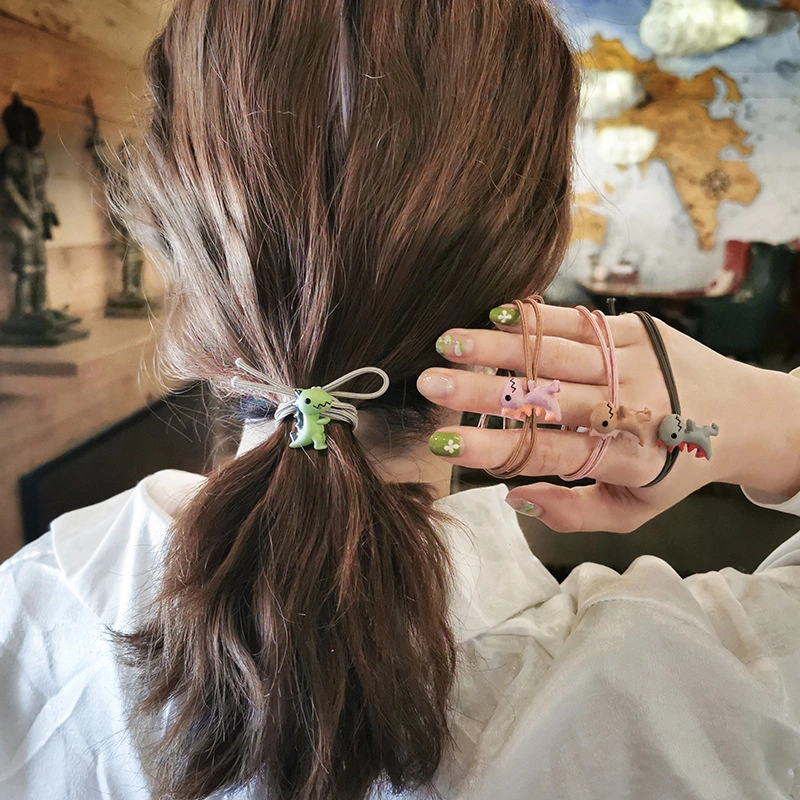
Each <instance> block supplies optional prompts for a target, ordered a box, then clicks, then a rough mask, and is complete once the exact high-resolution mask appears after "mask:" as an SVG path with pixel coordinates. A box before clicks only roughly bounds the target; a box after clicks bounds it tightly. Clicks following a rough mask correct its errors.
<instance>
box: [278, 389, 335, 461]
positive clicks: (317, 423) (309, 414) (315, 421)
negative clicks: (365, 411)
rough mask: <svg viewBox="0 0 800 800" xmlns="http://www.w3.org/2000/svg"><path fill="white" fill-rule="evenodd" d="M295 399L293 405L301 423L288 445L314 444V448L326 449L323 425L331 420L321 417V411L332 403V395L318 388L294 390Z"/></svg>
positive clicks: (305, 445)
mask: <svg viewBox="0 0 800 800" xmlns="http://www.w3.org/2000/svg"><path fill="white" fill-rule="evenodd" d="M294 392H295V394H296V395H297V399H296V400H295V401H294V404H295V407H296V408H297V410H298V412H299V413H300V417H301V418H302V425H300V426H299V427H298V429H297V433H296V434H295V435H294V436H293V437H292V441H291V442H290V444H289V447H293V448H295V447H308V446H309V445H310V444H313V445H314V449H315V450H327V449H328V445H327V443H326V441H325V426H326V425H327V424H328V423H329V422H330V421H331V420H330V417H323V416H322V412H323V411H327V410H328V409H329V408H330V407H331V406H332V405H333V397H331V395H329V394H328V393H327V392H325V391H323V390H322V389H320V388H315V389H304V390H303V391H300V390H299V389H295V390H294Z"/></svg>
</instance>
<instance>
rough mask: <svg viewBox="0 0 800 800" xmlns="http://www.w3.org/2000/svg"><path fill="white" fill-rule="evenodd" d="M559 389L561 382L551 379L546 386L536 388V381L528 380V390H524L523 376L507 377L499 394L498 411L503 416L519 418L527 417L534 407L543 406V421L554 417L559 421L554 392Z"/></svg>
mask: <svg viewBox="0 0 800 800" xmlns="http://www.w3.org/2000/svg"><path fill="white" fill-rule="evenodd" d="M560 391H561V384H560V383H559V382H558V381H553V382H552V383H549V384H548V385H547V386H540V387H539V388H538V389H537V388H536V381H528V391H527V392H526V391H525V380H524V379H523V378H509V379H508V380H507V381H506V382H505V383H504V384H503V391H502V392H501V394H500V407H501V408H502V411H501V412H500V413H501V414H502V415H503V416H504V417H513V418H514V419H517V420H521V419H522V418H523V417H529V416H530V415H531V414H533V413H535V412H534V407H538V408H543V409H544V411H545V421H548V420H551V419H554V420H556V422H561V407H560V406H559V405H558V400H557V399H556V394H557V393H558V392H560Z"/></svg>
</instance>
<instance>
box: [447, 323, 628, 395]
mask: <svg viewBox="0 0 800 800" xmlns="http://www.w3.org/2000/svg"><path fill="white" fill-rule="evenodd" d="M529 338H530V344H531V351H532V350H533V348H534V346H535V339H534V337H532V336H531V337H529ZM436 350H437V352H438V353H439V354H440V355H442V356H444V357H445V358H446V359H447V360H448V361H452V362H453V363H455V364H487V365H491V366H493V367H497V368H498V369H510V370H514V371H515V372H525V371H526V370H527V366H526V364H525V351H524V348H523V340H522V337H521V336H520V335H519V334H516V333H503V332H501V331H482V330H464V329H462V328H455V329H453V330H450V331H447V333H445V334H444V335H443V336H441V337H440V338H439V340H438V341H437V342H436ZM620 355H621V354H620V353H617V360H618V361H619V359H620ZM619 371H620V372H621V370H619ZM539 375H541V376H543V377H546V378H550V379H551V380H552V379H556V378H557V379H558V380H564V381H573V382H575V383H589V384H595V385H598V386H603V385H607V382H608V378H607V377H606V367H605V361H604V360H603V351H602V350H601V349H600V346H599V345H591V344H581V343H580V342H573V341H571V340H570V339H561V338H558V337H554V336H544V337H543V338H542V355H541V358H540V360H539Z"/></svg>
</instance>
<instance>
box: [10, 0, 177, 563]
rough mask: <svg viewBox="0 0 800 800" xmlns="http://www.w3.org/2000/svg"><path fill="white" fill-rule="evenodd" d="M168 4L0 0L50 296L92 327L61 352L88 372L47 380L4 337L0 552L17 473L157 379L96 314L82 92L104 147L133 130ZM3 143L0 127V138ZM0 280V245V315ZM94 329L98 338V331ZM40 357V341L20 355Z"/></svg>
mask: <svg viewBox="0 0 800 800" xmlns="http://www.w3.org/2000/svg"><path fill="white" fill-rule="evenodd" d="M169 5H170V3H169V2H162V1H161V0H0V108H5V106H6V105H8V103H9V102H10V101H11V97H12V93H14V92H16V93H18V94H19V95H20V96H21V97H22V99H23V101H24V102H25V103H27V104H29V105H31V106H33V107H34V108H35V109H36V110H37V112H38V113H39V116H40V118H41V123H42V128H43V130H44V132H45V138H44V142H43V145H42V149H43V151H44V153H45V155H46V157H47V160H48V164H49V169H50V180H49V183H48V193H49V196H50V200H51V201H52V202H53V203H54V205H55V207H56V211H57V213H58V216H59V218H60V222H61V225H60V227H58V228H56V229H55V231H54V239H53V240H52V241H51V242H49V243H48V245H47V258H48V289H49V294H50V304H51V306H53V307H55V308H63V307H65V306H68V307H69V310H70V311H71V312H73V313H77V314H79V315H81V316H83V317H84V319H85V321H86V323H87V325H88V326H89V327H91V328H92V330H93V335H92V337H91V339H90V340H87V341H86V343H85V345H81V347H84V349H85V348H88V349H87V352H86V353H84V352H83V350H82V349H81V347H78V348H75V346H73V347H72V349H73V350H75V354H72V355H70V354H71V352H72V351H71V350H70V353H66V352H65V354H64V356H65V358H66V357H67V356H68V355H69V358H67V359H66V360H67V361H69V360H70V359H73V360H74V359H77V361H78V362H81V360H83V361H86V362H87V363H89V362H90V361H91V359H95V361H91V364H95V363H96V364H97V366H96V368H95V367H94V366H92V368H91V369H89V370H88V371H87V370H83V371H81V369H77V368H76V375H74V376H72V377H70V378H69V379H68V380H67V379H64V380H59V379H58V378H52V379H51V383H50V384H48V383H47V379H46V378H42V379H41V380H42V381H44V383H43V384H42V385H41V386H35V387H34V388H33V389H31V388H30V387H29V386H28V385H27V384H26V383H25V381H26V379H25V378H24V377H15V376H19V375H22V374H23V373H25V371H26V370H27V372H28V373H29V374H40V372H41V374H45V373H46V369H45V367H46V366H47V364H44V365H42V364H39V363H31V364H29V365H22V366H21V367H20V366H19V364H17V363H16V361H17V359H16V354H15V353H11V352H9V350H10V349H9V348H6V349H5V352H4V354H3V358H2V359H0V361H2V362H3V363H2V364H0V372H3V369H5V370H6V372H5V374H4V375H0V431H2V432H4V436H3V442H4V444H5V445H7V446H4V447H0V514H2V523H0V561H1V560H2V559H3V558H4V557H6V556H8V555H10V554H11V553H13V552H14V551H15V550H16V549H17V548H18V547H19V546H20V545H21V543H22V540H21V524H20V519H19V507H18V496H17V487H16V482H17V481H18V478H19V475H20V474H22V473H23V472H26V471H28V470H30V469H32V468H34V467H36V466H38V465H40V464H41V463H44V462H45V461H48V460H50V459H52V458H55V457H57V456H58V455H60V454H61V453H62V452H64V451H65V450H66V449H68V448H69V447H71V446H74V445H75V444H78V443H79V442H80V441H81V440H83V439H86V438H88V437H89V436H91V435H93V434H95V433H97V432H99V430H101V429H103V428H104V427H106V426H108V425H110V424H113V423H114V422H115V421H117V420H118V419H121V418H123V417H125V416H127V415H129V414H130V413H132V412H133V411H135V410H137V409H138V408H142V407H144V405H145V404H146V403H147V401H148V400H152V399H153V397H154V396H157V395H158V394H159V392H158V389H157V381H153V380H149V379H146V380H142V379H141V378H140V377H139V376H138V373H139V371H140V368H141V361H142V356H143V354H144V353H145V352H149V350H148V347H149V346H150V344H151V343H148V344H147V345H146V344H145V342H144V341H140V342H139V346H138V347H132V346H131V342H132V341H134V339H135V337H134V338H132V337H131V336H128V335H127V334H124V335H121V334H120V331H118V330H116V328H114V329H113V330H112V329H111V328H109V327H108V323H103V322H102V321H99V320H101V318H102V313H103V307H104V305H105V301H106V298H107V296H108V294H109V293H111V292H116V291H119V288H120V284H121V264H120V263H119V260H118V259H117V258H116V257H115V255H114V253H113V250H112V249H111V246H110V237H109V230H108V223H107V218H106V215H105V204H104V200H103V195H102V191H101V189H100V186H99V180H98V176H97V173H96V170H95V166H94V162H93V158H92V154H91V152H89V151H88V150H87V148H86V146H85V144H86V139H87V135H88V131H89V124H90V118H89V115H88V112H87V109H86V97H87V95H89V94H91V96H92V98H93V100H94V106H95V110H96V113H97V114H98V116H99V117H100V120H101V132H102V134H103V136H104V137H105V138H106V139H107V141H108V143H109V145H111V146H113V147H116V145H117V144H118V143H119V141H120V140H121V137H122V135H123V134H124V135H127V136H133V137H134V138H135V136H136V133H137V129H138V123H137V117H138V118H139V119H141V117H142V114H143V113H144V100H143V81H142V75H141V70H140V64H141V61H142V58H143V56H144V52H145V50H146V48H147V45H148V43H149V42H150V41H151V40H152V38H153V37H154V35H155V34H156V32H157V31H158V29H159V26H160V24H161V21H162V20H163V19H164V17H165V15H166V13H167V12H168V10H169ZM6 143H7V138H6V136H5V131H4V130H1V129H0V148H2V147H5V145H6ZM145 285H146V287H147V288H148V294H149V295H150V296H151V297H153V298H157V296H158V294H159V293H160V291H159V290H160V282H159V281H158V279H157V277H156V276H154V275H153V274H152V272H151V271H149V270H148V271H147V272H146V280H145ZM11 290H12V280H11V275H10V270H9V264H8V252H7V251H6V252H0V316H1V317H5V316H6V315H7V313H8V310H9V307H10V294H11ZM120 323H121V325H122V326H125V325H126V324H128V325H130V323H125V321H120ZM142 324H144V325H145V327H147V323H146V322H145V323H142ZM112 325H113V323H112ZM120 330H121V328H120ZM115 336H116V337H117V338H120V339H121V340H122V344H121V345H120V348H121V349H119V354H120V355H115V354H114V353H111V352H108V353H106V352H105V350H109V349H110V348H111V349H113V345H112V344H111V343H110V341H111V340H113V339H114V337H115ZM103 337H106V338H107V340H108V341H106V342H103V341H100V339H102V338H103ZM145 338H146V337H145ZM139 339H141V336H140V337H139ZM135 341H139V340H135ZM123 344H127V348H125V347H123ZM92 347H96V348H98V349H97V352H95V351H94V350H92ZM104 348H105V350H104ZM106 356H107V358H106ZM43 357H44V356H43V354H42V353H41V352H40V353H39V354H38V356H37V355H35V354H32V355H31V360H32V362H34V361H36V359H37V358H38V359H39V360H41V359H42V358H43ZM104 359H105V360H104ZM81 363H82V362H81ZM14 369H18V370H21V371H18V372H16V373H15V372H14ZM9 370H10V371H9ZM84 373H86V374H87V375H88V376H89V378H87V380H86V381H84V380H83V378H82V377H81V375H83V374H84ZM89 379H90V380H91V383H90V382H89ZM28 382H30V381H29V379H28ZM50 387H52V388H50ZM17 390H19V391H17ZM25 442H28V443H29V445H26V444H25Z"/></svg>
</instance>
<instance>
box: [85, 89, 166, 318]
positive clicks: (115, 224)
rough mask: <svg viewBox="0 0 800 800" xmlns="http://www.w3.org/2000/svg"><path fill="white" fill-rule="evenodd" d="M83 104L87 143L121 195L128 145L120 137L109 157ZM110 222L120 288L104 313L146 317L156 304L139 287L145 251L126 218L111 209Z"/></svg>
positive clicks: (96, 121) (106, 179) (102, 175)
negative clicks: (119, 269) (87, 121)
mask: <svg viewBox="0 0 800 800" xmlns="http://www.w3.org/2000/svg"><path fill="white" fill-rule="evenodd" d="M86 107H87V108H88V110H89V115H90V117H91V120H92V122H91V128H90V130H89V139H88V140H87V142H86V146H87V147H88V148H89V149H90V150H91V151H92V154H93V156H94V162H95V165H96V166H97V170H98V172H99V173H100V178H101V180H102V182H103V184H104V186H107V185H108V184H109V183H113V184H114V186H115V190H116V192H118V193H120V192H121V193H123V194H124V193H125V192H126V191H127V188H128V180H127V173H128V170H129V169H130V147H129V144H128V142H127V140H123V142H122V144H121V145H120V147H119V149H118V151H117V154H116V157H114V156H110V155H109V154H108V152H107V146H106V143H105V141H104V139H103V137H102V135H101V134H100V120H99V119H98V117H97V114H95V111H94V103H93V102H92V98H91V97H88V98H87V99H86ZM112 160H113V162H114V163H112ZM110 221H111V226H110V227H111V239H112V242H113V246H114V252H115V253H116V255H117V256H118V257H119V259H120V260H121V261H122V291H121V292H120V293H119V294H116V295H113V296H112V297H109V298H108V302H107V303H106V312H105V313H106V316H107V317H147V316H148V314H149V311H150V310H154V309H155V305H154V304H152V303H150V302H149V301H148V299H147V297H146V296H145V294H144V287H143V286H142V273H143V271H144V253H143V252H142V249H141V248H140V247H139V245H138V244H137V243H136V242H135V240H134V238H133V237H132V236H131V233H130V231H129V230H128V226H127V224H126V222H125V220H124V219H123V218H122V217H120V216H119V214H115V213H114V212H113V209H112V210H111V213H110Z"/></svg>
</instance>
